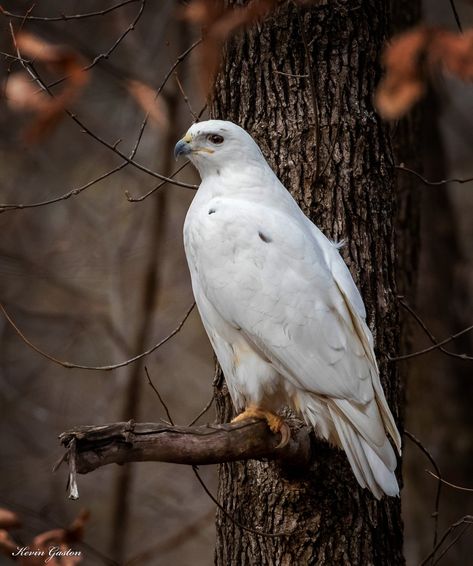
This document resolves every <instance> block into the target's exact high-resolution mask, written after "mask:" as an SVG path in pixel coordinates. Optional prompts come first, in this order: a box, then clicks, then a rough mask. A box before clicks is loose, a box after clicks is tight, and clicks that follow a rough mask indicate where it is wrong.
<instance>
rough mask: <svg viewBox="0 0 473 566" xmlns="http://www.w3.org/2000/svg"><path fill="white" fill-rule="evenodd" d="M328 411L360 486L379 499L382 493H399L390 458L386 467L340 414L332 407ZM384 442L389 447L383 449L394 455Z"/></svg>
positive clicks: (391, 494)
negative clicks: (366, 488)
mask: <svg viewBox="0 0 473 566" xmlns="http://www.w3.org/2000/svg"><path fill="white" fill-rule="evenodd" d="M330 413H331V416H332V419H333V423H334V425H335V428H336V431H337V434H338V438H339V440H340V444H341V446H342V448H343V449H344V450H345V452H346V454H347V457H348V461H349V462H350V465H351V468H352V470H353V473H354V474H355V477H356V479H357V480H358V483H359V484H360V485H361V486H362V487H368V488H369V489H370V490H371V492H372V493H373V495H374V496H375V497H376V498H377V499H381V497H382V496H383V494H386V495H390V496H395V495H399V486H398V483H397V479H396V476H395V475H394V468H395V466H393V465H391V461H392V458H391V457H389V459H388V460H389V464H388V465H389V467H388V466H387V465H386V464H385V463H384V462H383V461H382V460H381V458H380V457H379V456H378V455H377V454H376V452H375V451H374V450H373V448H371V446H370V445H369V444H368V443H367V442H366V440H365V439H364V438H363V437H362V436H361V435H360V434H359V433H358V432H357V431H356V430H355V429H354V428H353V427H352V426H351V424H350V423H349V422H348V421H347V420H346V419H345V418H344V417H343V416H342V415H340V414H339V413H338V412H337V411H336V410H335V409H334V408H332V407H330ZM386 443H387V445H388V446H389V448H385V447H384V449H385V450H391V452H392V453H393V454H392V456H393V457H394V451H393V449H392V447H391V445H390V444H389V441H388V440H387V439H386ZM394 459H395V458H394ZM390 468H392V469H390Z"/></svg>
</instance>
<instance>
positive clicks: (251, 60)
mask: <svg viewBox="0 0 473 566" xmlns="http://www.w3.org/2000/svg"><path fill="white" fill-rule="evenodd" d="M238 3H240V2H238ZM414 5H415V3H412V5H411V8H406V10H415V9H416V7H415V6H414ZM411 13H412V12H411ZM391 29H392V19H391V13H390V3H389V2H387V1H383V2H379V1H378V0H359V1H355V2H353V1H352V0H349V1H342V0H340V1H321V2H316V3H312V4H311V3H308V4H307V5H305V6H299V7H298V6H296V5H295V4H293V3H291V2H283V3H282V4H281V5H280V7H279V8H278V10H277V11H276V12H275V13H273V14H272V15H271V16H270V17H269V18H268V19H267V20H265V21H264V22H262V23H260V24H258V25H257V26H255V27H254V28H252V29H250V30H248V31H245V32H244V33H242V34H240V35H238V37H235V38H233V39H232V40H230V41H229V42H228V44H227V45H226V48H225V56H224V62H223V66H222V70H221V72H220V73H219V75H218V77H217V81H216V88H215V92H214V96H213V100H212V105H211V114H212V116H213V117H215V118H222V119H229V120H232V121H235V122H237V123H238V124H240V125H242V126H243V127H244V128H245V129H247V130H248V131H249V132H250V133H251V134H252V135H253V136H254V137H255V139H256V140H257V142H258V143H259V144H260V146H261V148H262V150H263V153H264V154H265V155H266V157H267V158H268V160H269V162H270V164H271V166H272V167H273V169H274V170H275V171H276V172H277V174H278V176H279V177H280V179H281V180H282V182H283V183H284V184H285V186H286V187H288V188H289V190H290V191H291V192H292V194H293V195H294V197H295V198H296V199H297V201H298V202H299V204H300V205H301V207H302V208H303V210H304V211H305V212H306V213H307V215H308V216H309V217H310V218H311V219H312V220H314V221H315V222H316V223H317V225H318V226H319V227H320V228H321V229H322V230H323V231H324V232H325V234H326V235H328V236H329V237H331V238H334V239H336V240H340V239H342V238H343V239H346V242H347V243H346V246H345V247H344V248H343V250H342V254H343V256H344V257H345V259H346V261H347V263H348V265H349V267H350V269H351V272H352V274H353V276H354V278H355V281H356V282H357V283H358V284H359V287H360V289H361V292H362V295H363V297H364V300H365V304H366V307H367V312H368V320H369V324H370V326H371V329H372V331H373V334H374V337H375V341H376V351H377V356H378V360H379V364H380V369H381V376H382V382H383V386H384V389H385V391H386V395H387V398H388V401H389V404H390V406H391V408H392V410H393V413H394V414H395V415H399V414H400V411H401V407H402V404H403V395H402V388H401V384H400V379H399V374H398V371H397V368H396V364H393V363H389V361H388V356H390V355H391V356H395V355H396V353H397V352H398V349H399V344H400V334H401V331H400V324H399V305H398V303H397V301H396V292H397V291H396V260H397V259H399V258H397V257H396V256H397V254H398V250H401V253H403V254H404V253H409V254H411V250H412V243H411V244H410V245H409V246H406V245H404V244H405V242H403V241H402V239H408V237H409V234H407V233H405V232H404V233H400V234H399V233H398V235H397V238H398V240H399V238H401V241H397V240H396V236H395V224H396V194H395V181H396V173H395V170H394V168H393V162H394V161H393V152H392V147H391V140H390V132H389V128H388V127H387V126H386V125H384V124H383V123H382V122H381V120H380V118H379V117H378V116H377V115H376V113H375V112H374V110H373V105H372V96H373V92H374V88H375V85H376V83H377V80H378V78H379V74H380V63H379V55H380V52H381V48H382V45H383V43H384V41H385V40H386V37H387V36H388V35H389V32H390V30H391ZM411 257H412V256H411ZM399 265H402V266H403V267H404V268H407V267H408V264H407V262H400V263H399ZM215 388H216V396H217V402H218V415H219V418H220V420H221V421H222V422H228V420H229V419H230V418H231V416H232V411H233V409H232V405H231V402H230V399H229V397H228V393H227V390H226V387H225V384H224V381H223V379H222V376H221V375H220V378H219V379H217V380H216V384H215ZM314 442H317V447H316V450H314V452H313V453H314V454H316V457H315V458H314V460H313V462H312V464H311V469H310V471H309V472H306V471H304V472H301V473H300V474H299V475H297V474H296V473H295V472H294V470H291V472H288V471H287V470H284V468H283V467H282V466H281V464H278V463H275V462H269V461H268V462H257V461H248V462H236V463H226V464H222V465H221V466H220V482H219V500H220V502H221V504H222V505H223V506H224V508H225V510H226V512H227V513H228V514H229V515H231V516H232V517H234V518H235V519H236V520H237V521H238V522H240V523H243V524H245V525H248V526H249V527H251V528H253V529H255V528H256V529H261V530H263V531H265V532H267V533H274V532H285V533H288V534H289V535H290V536H282V537H268V536H264V535H261V536H258V535H255V534H253V533H251V532H248V531H244V530H241V529H240V528H239V527H238V526H237V525H236V523H235V522H234V521H232V520H231V518H229V517H228V515H227V514H225V513H222V512H219V513H218V516H217V544H216V552H215V563H216V564H217V565H219V566H231V565H235V566H241V565H244V564H249V565H261V566H264V565H278V566H279V565H281V566H283V565H289V564H297V565H308V564H317V565H324V564H325V565H331V566H333V565H338V564H345V565H350V566H353V565H368V564H376V565H378V564H379V565H381V564H382V565H388V564H396V565H398V564H403V563H404V558H403V553H402V544H403V537H402V520H401V511H400V501H399V499H392V498H391V499H388V498H384V499H383V500H382V501H380V502H378V501H376V500H375V499H374V497H373V496H372V495H371V494H370V493H368V491H366V490H361V489H360V488H359V487H358V485H357V483H356V480H355V478H354V477H353V474H352V472H351V470H350V469H349V465H348V462H347V459H346V457H345V455H344V454H342V453H341V452H339V451H337V450H335V449H333V448H331V447H329V446H328V445H326V444H324V443H321V442H318V441H315V440H314ZM399 469H400V466H399V468H398V470H399ZM399 475H400V474H399Z"/></svg>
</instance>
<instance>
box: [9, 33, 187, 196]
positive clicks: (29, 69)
mask: <svg viewBox="0 0 473 566" xmlns="http://www.w3.org/2000/svg"><path fill="white" fill-rule="evenodd" d="M12 34H13V29H12ZM13 40H14V43H15V44H16V41H15V37H14V34H13ZM187 51H189V50H187ZM17 52H18V57H19V59H20V61H21V64H22V66H23V67H24V68H25V70H26V71H27V72H28V73H29V74H30V75H31V76H32V78H33V79H34V80H35V81H36V82H37V83H38V84H39V86H40V87H41V88H42V89H43V90H44V91H45V92H46V93H47V94H49V96H51V97H53V98H54V94H53V93H52V92H51V90H50V89H49V87H48V86H47V85H46V84H45V83H44V81H42V79H41V78H40V76H39V74H38V72H37V71H36V69H35V68H34V66H33V65H32V64H31V63H27V62H26V61H25V60H24V59H22V58H21V54H20V53H19V51H17ZM168 74H169V73H168ZM158 90H159V89H158ZM64 112H65V113H66V114H67V115H68V116H69V118H71V120H73V121H74V122H75V123H76V124H77V125H78V126H79V127H80V128H81V131H82V132H83V133H85V134H87V135H88V136H89V137H91V138H92V139H94V140H95V141H97V142H98V143H100V144H101V145H103V146H104V147H106V148H107V149H109V150H110V151H113V153H115V154H116V155H118V156H120V157H121V158H122V159H123V160H125V161H126V163H127V164H130V165H132V166H133V167H135V168H136V169H139V170H140V171H143V172H144V173H147V174H148V175H150V176H152V177H156V178H158V179H161V180H162V181H167V182H169V183H171V184H173V185H176V186H179V187H183V188H186V189H196V188H197V186H196V185H191V184H189V183H182V182H180V181H175V180H173V179H171V178H169V177H166V176H165V175H161V174H160V173H157V172H156V171H152V170H151V169H149V168H148V167H146V166H144V165H142V164H141V163H138V162H137V161H135V160H134V159H133V158H130V157H129V156H127V155H126V154H124V153H123V152H122V151H120V150H119V149H118V147H117V143H116V142H115V143H113V144H112V143H109V142H107V141H106V140H105V139H103V138H102V137H101V136H99V135H98V134H96V133H94V132H93V131H92V130H90V128H88V127H87V126H86V125H85V124H84V122H82V120H81V119H79V118H78V117H77V115H76V114H74V113H73V112H71V111H70V110H68V109H67V108H64ZM146 118H147V116H146V117H145V120H143V123H142V125H141V127H140V131H139V134H138V138H137V141H136V143H135V152H136V149H137V148H138V145H139V143H140V141H141V138H142V135H143V131H144V127H145V125H146Z"/></svg>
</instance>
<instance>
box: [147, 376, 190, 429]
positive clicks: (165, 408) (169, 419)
mask: <svg viewBox="0 0 473 566" xmlns="http://www.w3.org/2000/svg"><path fill="white" fill-rule="evenodd" d="M145 373H146V377H147V378H148V383H149V384H150V385H151V387H152V389H153V391H154V392H155V393H156V395H157V396H158V399H159V402H160V403H161V405H162V406H163V408H164V410H165V411H166V416H167V418H168V421H169V422H170V423H171V424H172V425H173V426H174V421H173V420H172V417H171V413H170V412H169V409H168V406H167V405H166V403H165V402H164V399H163V398H162V397H161V394H160V393H159V391H158V389H157V388H156V386H155V385H154V383H153V382H152V381H151V377H150V375H149V371H148V368H147V367H146V366H145ZM189 426H190V425H189Z"/></svg>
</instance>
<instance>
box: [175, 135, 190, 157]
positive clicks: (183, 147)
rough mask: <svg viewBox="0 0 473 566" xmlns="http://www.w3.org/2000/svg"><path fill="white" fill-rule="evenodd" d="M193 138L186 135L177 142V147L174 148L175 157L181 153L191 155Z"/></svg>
mask: <svg viewBox="0 0 473 566" xmlns="http://www.w3.org/2000/svg"><path fill="white" fill-rule="evenodd" d="M191 141H192V138H191V137H190V136H189V135H186V136H184V137H183V138H182V140H179V141H178V142H177V143H176V147H175V148H174V157H175V158H176V159H177V158H178V157H179V156H181V155H189V153H191V152H192V148H191V145H190V142H191Z"/></svg>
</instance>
